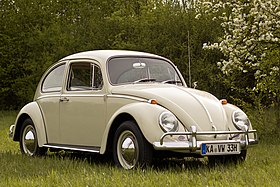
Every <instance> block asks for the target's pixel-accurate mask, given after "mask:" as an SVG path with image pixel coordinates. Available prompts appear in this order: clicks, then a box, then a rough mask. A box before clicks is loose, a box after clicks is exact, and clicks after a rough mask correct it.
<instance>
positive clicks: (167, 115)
mask: <svg viewBox="0 0 280 187" xmlns="http://www.w3.org/2000/svg"><path fill="white" fill-rule="evenodd" d="M168 120H169V121H168ZM168 124H169V125H168ZM170 125H173V127H172V126H170ZM159 126H160V127H161V129H162V130H163V131H164V132H177V131H178V130H179V121H178V119H177V117H176V116H175V115H174V114H172V113H171V112H169V111H164V112H162V113H161V114H160V116H159Z"/></svg>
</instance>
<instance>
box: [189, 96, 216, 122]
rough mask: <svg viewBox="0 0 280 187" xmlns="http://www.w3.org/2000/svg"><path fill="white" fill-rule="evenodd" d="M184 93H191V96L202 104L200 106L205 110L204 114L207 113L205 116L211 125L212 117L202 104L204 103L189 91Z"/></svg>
mask: <svg viewBox="0 0 280 187" xmlns="http://www.w3.org/2000/svg"><path fill="white" fill-rule="evenodd" d="M185 92H186V91H185ZM186 93H187V94H189V95H191V96H192V97H193V98H194V99H195V100H196V101H197V102H198V103H199V104H200V105H201V106H202V108H203V109H204V110H205V112H206V114H207V117H208V119H209V121H210V123H211V124H212V125H213V119H212V117H211V115H210V113H209V111H208V109H207V108H206V106H205V105H204V103H203V102H202V101H201V100H199V99H198V98H197V97H196V96H194V94H192V93H191V92H186Z"/></svg>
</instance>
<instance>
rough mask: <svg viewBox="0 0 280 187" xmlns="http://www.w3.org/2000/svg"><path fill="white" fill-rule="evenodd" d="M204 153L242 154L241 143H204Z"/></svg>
mask: <svg viewBox="0 0 280 187" xmlns="http://www.w3.org/2000/svg"><path fill="white" fill-rule="evenodd" d="M201 154H202V155H226V154H240V144H239V143H223V144H202V145H201Z"/></svg>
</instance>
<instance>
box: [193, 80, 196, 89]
mask: <svg viewBox="0 0 280 187" xmlns="http://www.w3.org/2000/svg"><path fill="white" fill-rule="evenodd" d="M196 87H197V81H195V82H193V88H194V89H195V88H196Z"/></svg>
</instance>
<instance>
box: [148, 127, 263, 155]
mask: <svg viewBox="0 0 280 187" xmlns="http://www.w3.org/2000/svg"><path fill="white" fill-rule="evenodd" d="M249 134H253V135H254V138H251V139H250V138H249ZM175 135H186V136H189V138H188V141H174V142H164V138H165V137H166V136H175ZM201 135H202V136H203V135H206V136H207V135H215V136H217V135H231V137H232V138H229V139H228V140H210V141H198V140H197V136H201ZM237 136H238V137H239V138H238V139H235V138H234V137H237ZM228 143H239V144H240V147H241V149H242V150H246V149H247V148H248V146H250V145H254V144H258V137H257V131H256V130H248V129H247V128H244V129H242V130H241V131H202V132H197V131H196V127H195V126H192V127H191V131H190V132H167V133H164V134H163V135H162V136H161V138H160V141H159V142H154V143H153V146H154V148H155V149H156V150H170V151H183V152H186V153H196V154H201V149H202V148H201V146H202V144H228Z"/></svg>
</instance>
